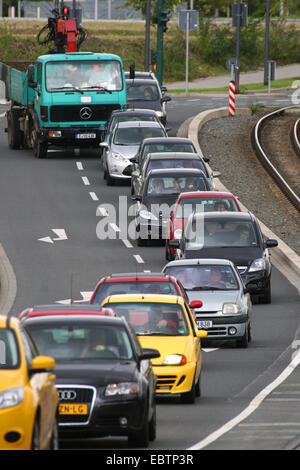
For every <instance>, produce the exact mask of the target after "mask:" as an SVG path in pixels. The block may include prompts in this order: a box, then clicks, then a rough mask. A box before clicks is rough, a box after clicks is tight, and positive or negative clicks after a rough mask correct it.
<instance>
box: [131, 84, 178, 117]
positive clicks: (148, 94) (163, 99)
mask: <svg viewBox="0 0 300 470" xmlns="http://www.w3.org/2000/svg"><path fill="white" fill-rule="evenodd" d="M126 88H127V102H128V105H129V107H130V108H137V107H139V108H148V109H154V111H155V112H156V114H157V117H158V118H159V119H160V120H161V122H162V123H163V125H164V126H165V125H166V123H167V109H166V103H167V102H168V101H171V99H172V98H171V97H170V96H163V95H162V91H161V88H160V86H159V83H158V82H157V80H153V79H144V78H135V79H130V78H127V79H126Z"/></svg>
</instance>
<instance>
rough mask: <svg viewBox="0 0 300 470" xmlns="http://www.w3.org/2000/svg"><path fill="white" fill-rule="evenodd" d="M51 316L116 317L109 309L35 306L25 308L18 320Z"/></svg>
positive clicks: (73, 306)
mask: <svg viewBox="0 0 300 470" xmlns="http://www.w3.org/2000/svg"><path fill="white" fill-rule="evenodd" d="M51 315H101V316H108V317H116V316H117V315H116V313H115V312H114V311H113V310H112V309H111V308H103V307H100V306H97V305H95V306H94V307H91V306H90V305H82V306H80V305H37V306H35V307H31V308H26V309H25V310H23V312H22V313H21V314H20V315H19V319H20V320H22V319H24V318H32V317H41V316H51Z"/></svg>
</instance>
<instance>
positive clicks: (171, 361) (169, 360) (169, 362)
mask: <svg viewBox="0 0 300 470" xmlns="http://www.w3.org/2000/svg"><path fill="white" fill-rule="evenodd" d="M186 363H187V360H186V357H185V356H183V354H170V356H167V357H166V358H165V359H164V360H163V366H183V365H184V364H186Z"/></svg>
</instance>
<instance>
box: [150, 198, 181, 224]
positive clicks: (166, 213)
mask: <svg viewBox="0 0 300 470" xmlns="http://www.w3.org/2000/svg"><path fill="white" fill-rule="evenodd" d="M178 194H179V193H174V194H162V195H159V196H154V197H147V198H146V199H144V200H143V201H142V203H143V204H144V205H145V206H146V207H147V210H148V211H149V212H152V214H154V215H156V217H158V216H159V212H162V216H163V218H169V217H170V212H171V210H173V205H174V204H175V202H176V201H177V198H178Z"/></svg>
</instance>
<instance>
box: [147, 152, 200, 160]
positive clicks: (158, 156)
mask: <svg viewBox="0 0 300 470" xmlns="http://www.w3.org/2000/svg"><path fill="white" fill-rule="evenodd" d="M147 158H148V159H151V160H182V159H184V160H200V159H201V157H200V155H199V154H198V153H193V152H155V153H154V152H153V153H148V157H147Z"/></svg>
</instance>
